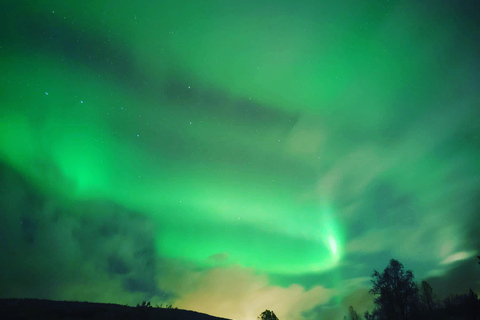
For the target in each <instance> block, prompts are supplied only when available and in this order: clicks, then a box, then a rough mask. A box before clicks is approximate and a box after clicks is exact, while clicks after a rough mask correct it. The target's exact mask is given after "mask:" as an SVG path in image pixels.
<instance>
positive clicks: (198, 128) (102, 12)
mask: <svg viewBox="0 0 480 320" xmlns="http://www.w3.org/2000/svg"><path fill="white" fill-rule="evenodd" d="M273 3H275V4H273ZM292 3H293V2H291V1H281V2H278V1H277V2H272V4H268V2H258V1H254V2H251V1H237V2H229V1H170V2H169V3H168V4H167V3H164V2H163V1H153V2H151V3H149V4H145V5H144V6H141V7H137V6H136V5H135V6H134V5H133V4H131V3H130V2H125V3H124V2H122V1H120V3H119V2H118V1H116V2H113V1H87V3H86V4H83V3H82V4H79V3H70V2H68V4H67V3H65V2H56V1H54V2H49V3H48V4H38V3H37V4H30V6H29V9H28V10H26V9H25V10H26V11H27V15H28V14H30V15H39V16H40V17H41V18H42V19H43V20H44V23H45V24H46V25H47V26H57V27H55V28H53V27H52V28H46V29H45V30H49V31H50V32H51V33H52V35H53V36H52V37H53V39H55V36H56V34H57V33H61V31H59V30H62V28H67V27H68V28H70V29H71V30H74V31H75V32H78V34H87V35H88V34H92V35H95V34H96V35H101V36H103V37H104V38H105V39H107V38H108V39H109V41H110V40H111V43H112V44H111V46H112V48H113V49H112V52H114V53H113V54H112V56H111V57H109V56H107V58H110V59H111V62H110V61H103V63H105V65H107V66H108V67H105V69H104V70H107V72H100V71H98V70H97V69H95V68H92V67H91V65H89V64H88V59H89V58H88V52H87V53H85V55H83V54H82V53H81V52H80V53H77V56H78V57H81V59H80V58H79V59H78V60H75V59H73V58H72V57H71V56H68V55H67V54H65V52H64V51H62V52H56V51H55V50H53V49H50V48H49V45H48V43H47V44H42V45H38V46H37V48H36V50H33V51H34V52H32V51H28V50H24V48H25V47H28V46H29V45H31V44H30V43H27V41H28V40H24V41H25V43H22V42H21V41H20V40H19V42H18V43H17V47H12V48H6V47H4V48H3V49H2V59H3V60H4V61H8V67H7V68H2V72H1V73H0V82H1V84H2V88H1V95H2V102H1V103H2V107H1V109H0V159H1V160H2V161H3V162H5V163H7V164H8V165H10V166H12V167H14V168H15V169H16V170H18V171H19V172H21V173H22V174H23V175H24V176H25V177H27V178H28V179H29V180H30V181H31V182H32V183H33V184H35V185H36V186H37V187H38V188H39V189H40V190H42V192H44V193H45V194H49V195H52V196H54V197H56V198H58V199H59V201H62V202H63V203H64V204H65V206H75V203H76V202H78V201H89V200H98V199H104V200H106V201H112V202H115V203H118V204H120V205H122V206H124V207H126V208H129V209H132V210H135V211H138V212H140V213H142V214H145V215H149V216H150V217H151V218H152V221H154V222H155V227H156V228H157V230H158V232H157V239H156V246H157V251H158V255H159V256H162V257H167V258H177V259H182V260H186V261H188V262H193V263H194V264H196V265H198V266H201V267H210V266H216V265H220V266H222V265H237V264H238V265H241V266H246V267H253V268H255V269H257V270H259V271H265V272H269V273H279V274H302V273H315V272H322V271H326V270H329V269H332V268H334V267H335V266H337V265H338V264H339V262H340V261H341V260H342V257H343V254H344V246H345V242H346V239H347V238H348V237H349V234H348V232H347V230H346V229H347V228H346V227H345V225H344V223H345V220H344V219H346V218H342V219H339V218H337V212H336V210H337V209H336V207H337V204H338V201H339V200H338V199H334V198H335V196H336V194H338V192H339V190H338V189H336V190H330V189H329V185H328V183H329V182H328V179H327V180H322V179H324V178H325V177H327V176H329V177H332V176H335V175H336V174H337V175H340V174H341V173H340V172H337V173H335V171H334V170H332V168H334V167H335V166H336V165H337V164H341V163H345V162H347V161H349V160H351V158H352V157H354V158H355V155H352V154H354V152H355V151H356V146H357V145H362V146H363V144H362V143H363V142H362V141H368V143H367V146H366V147H365V150H367V151H365V153H367V154H368V153H369V150H372V153H373V154H378V153H380V154H382V155H384V156H385V157H387V156H388V157H389V156H390V154H391V153H393V151H391V148H390V145H391V144H393V145H396V146H397V147H398V150H396V151H398V152H401V153H402V157H403V159H404V160H400V159H398V160H396V161H397V162H395V163H396V164H397V166H395V168H394V169H388V170H386V173H385V174H384V177H386V179H389V180H390V181H393V183H394V184H395V185H396V186H398V188H399V189H400V190H408V192H412V193H419V194H420V193H421V192H422V190H426V189H428V188H430V187H434V186H435V185H438V184H439V182H440V181H443V180H442V179H443V175H444V172H445V170H446V169H445V168H446V164H445V162H444V160H443V159H442V158H439V157H437V156H436V155H434V154H432V155H426V156H424V157H422V158H421V159H417V158H416V156H415V155H416V154H419V153H421V150H422V148H424V147H425V145H426V144H428V142H429V141H430V140H429V138H428V137H429V136H430V134H436V133H439V132H440V133H441V132H442V128H444V126H443V125H444V124H447V125H448V123H449V122H448V120H445V121H443V120H441V121H439V122H437V123H436V124H434V125H433V126H432V127H429V128H427V129H426V130H427V131H422V130H420V131H418V132H417V133H418V137H419V138H418V144H415V143H414V144H412V145H410V144H402V139H403V137H404V136H403V134H404V131H403V130H404V127H402V124H405V123H408V125H409V126H410V124H411V123H417V121H419V122H420V123H421V122H422V121H424V120H422V119H425V120H427V119H429V114H430V112H431V110H430V109H429V108H428V107H425V105H432V104H435V105H437V106H438V107H436V108H437V111H438V113H439V114H444V113H445V112H447V111H448V110H449V107H448V105H449V104H450V103H457V102H456V99H457V97H456V96H451V95H449V93H448V90H447V89H446V88H447V87H450V88H451V86H452V83H451V82H448V83H445V81H444V79H445V78H448V79H451V78H452V77H454V78H455V79H457V74H454V73H455V72H458V73H460V76H458V78H461V77H463V78H464V79H465V80H464V82H463V83H462V84H458V87H460V86H461V85H464V90H465V91H468V92H470V91H469V90H470V89H471V88H473V87H474V85H473V84H472V83H471V82H469V81H470V80H471V79H468V76H466V75H465V74H464V73H465V72H466V71H465V70H466V68H465V64H466V63H465V62H462V61H460V62H457V63H456V64H455V63H453V64H454V65H455V66H456V67H455V68H451V69H449V70H446V69H445V68H442V67H441V66H440V67H439V65H442V63H446V62H449V61H451V60H455V53H454V51H455V48H454V43H455V41H461V39H460V40H459V39H458V37H457V36H458V34H457V33H455V32H454V31H453V29H452V28H451V26H452V25H454V24H455V23H456V21H453V20H452V21H450V20H449V19H448V17H449V16H448V10H446V9H445V10H443V9H441V8H437V11H435V13H434V14H431V15H427V14H426V12H428V10H427V9H426V8H425V7H423V6H422V5H421V4H413V3H411V4H410V5H411V6H413V7H414V10H413V9H412V7H409V6H407V5H401V4H398V3H397V4H395V2H394V1H392V2H380V1H379V2H375V3H374V4H368V5H363V6H361V5H356V4H354V2H353V3H350V4H347V3H345V4H343V5H338V6H337V5H327V4H324V3H321V2H319V1H303V2H302V3H301V4H298V5H295V6H294V5H293V4H292ZM53 9H54V12H52V11H53ZM14 10H17V11H18V12H21V11H20V10H23V9H22V7H21V6H20V5H19V6H18V7H15V8H14ZM319 16H321V18H319ZM9 21H10V22H9V23H10V24H12V25H13V27H11V28H17V29H19V30H16V31H15V37H17V38H22V37H21V36H24V35H25V34H24V33H22V29H21V28H18V26H17V25H15V22H12V20H9ZM100 21H102V22H100ZM445 21H450V23H445ZM23 38H25V37H23ZM48 38H49V37H48V35H47V36H46V39H48ZM50 39H51V37H50ZM52 41H54V40H52ZM92 45H93V44H92ZM19 48H20V49H19ZM120 49H122V50H124V51H128V52H129V53H130V56H131V57H132V59H134V61H129V63H130V64H131V65H132V66H134V69H135V70H137V71H135V72H133V73H132V74H133V78H129V77H130V76H131V75H132V74H125V75H124V76H123V77H120V76H118V75H117V74H116V73H114V72H108V71H109V70H110V71H112V70H117V69H118V70H120V71H118V73H119V74H121V73H122V70H127V69H128V68H127V67H125V66H122V65H120V64H121V62H120V60H115V50H118V51H120ZM73 50H75V49H72V51H73ZM76 50H80V51H81V50H82V48H76ZM432 57H436V58H435V59H433V58H432ZM449 59H450V60H449ZM116 64H117V65H116ZM110 65H113V67H112V66H110ZM455 70H456V71H455ZM462 72H464V73H462ZM453 85H455V84H453ZM471 92H473V91H471ZM469 94H470V96H471V95H472V94H471V93H469ZM475 101H476V102H478V94H477V96H476V97H472V98H471V100H470V101H466V102H465V104H467V105H469V106H468V107H466V108H464V109H462V110H463V111H462V112H463V113H462V114H461V119H462V120H459V121H464V120H465V119H467V120H465V121H467V122H468V119H473V118H474V116H473V115H474V114H475V113H474V112H475V111H474V109H473V107H471V106H470V105H474V103H475ZM458 103H460V102H458ZM447 113H448V112H447ZM443 118H444V117H443V116H442V119H443ZM419 119H420V120H419ZM445 119H448V116H447V117H446V118H445ZM410 120H411V122H410ZM469 126H471V127H472V128H473V124H472V123H470V122H468V124H467V125H465V127H467V128H470V127H469ZM429 130H431V131H429ZM407 134H408V133H407ZM407 140H408V139H407ZM408 141H410V140H408ZM378 150H380V151H378ZM465 150H466V149H465ZM457 151H458V150H455V149H454V148H453V149H451V150H443V151H442V152H445V154H448V153H449V152H451V153H455V152H457ZM362 155H364V153H362V154H360V155H359V158H358V166H355V170H358V171H362V163H365V162H364V158H362ZM478 155H479V151H478V149H473V148H472V149H468V150H467V151H460V156H461V157H463V158H462V159H463V160H462V161H463V162H462V166H461V167H460V168H459V169H458V173H457V174H459V175H462V176H463V175H464V174H467V173H468V172H473V171H474V170H475V168H477V169H478V163H477V162H476V161H477V160H478ZM392 157H393V156H392ZM353 162H355V160H354V161H353ZM367 162H368V161H367ZM378 167H379V168H381V163H379V164H378ZM379 170H381V169H379ZM379 172H380V171H379ZM382 174H383V172H382ZM418 176H421V177H422V178H421V180H420V179H418V178H417V177H418ZM475 177H476V178H478V174H476V176H474V178H475ZM352 179H355V176H353V177H352ZM469 181H470V182H469ZM469 181H466V180H465V181H463V182H462V183H463V184H462V186H464V187H465V186H466V187H468V188H471V189H474V188H475V186H476V185H477V183H478V182H477V181H476V180H469ZM341 187H342V186H339V187H338V188H341ZM347 188H348V186H347ZM326 190H327V191H326ZM440 194H443V193H440ZM437 197H438V193H437V194H435V193H434V194H433V195H432V198H428V197H425V198H423V197H422V198H420V197H419V199H418V202H417V204H418V206H419V207H420V208H426V207H430V205H431V203H432V201H433V200H432V199H437ZM88 214H91V215H94V214H95V213H94V212H91V213H88V212H86V213H85V215H88ZM216 257H226V258H216Z"/></svg>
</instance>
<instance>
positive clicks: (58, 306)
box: [0, 299, 225, 320]
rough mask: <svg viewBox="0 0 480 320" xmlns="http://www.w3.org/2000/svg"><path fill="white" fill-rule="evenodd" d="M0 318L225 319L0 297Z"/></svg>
mask: <svg viewBox="0 0 480 320" xmlns="http://www.w3.org/2000/svg"><path fill="white" fill-rule="evenodd" d="M0 319H2V320H9V319H19V320H20V319H42V320H43V319H45V320H47V319H48V320H54V319H64V320H67V319H68V320H73V319H102V320H104V319H105V320H108V319H125V320H127V319H139V320H141V319H165V320H225V319H224V318H218V317H213V316H209V315H207V314H204V313H198V312H194V311H187V310H178V309H165V308H152V307H141V306H140V307H138V306H137V307H128V306H122V305H118V304H106V303H90V302H74V301H50V300H37V299H0Z"/></svg>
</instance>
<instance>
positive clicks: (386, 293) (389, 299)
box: [370, 259, 418, 320]
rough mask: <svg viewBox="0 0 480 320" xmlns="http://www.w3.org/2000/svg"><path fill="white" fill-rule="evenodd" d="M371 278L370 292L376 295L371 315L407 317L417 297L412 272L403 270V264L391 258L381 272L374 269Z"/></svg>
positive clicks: (392, 319) (389, 317)
mask: <svg viewBox="0 0 480 320" xmlns="http://www.w3.org/2000/svg"><path fill="white" fill-rule="evenodd" d="M372 278H373V279H372V284H373V288H372V289H371V290H370V293H372V294H374V295H376V296H377V297H375V300H374V303H375V310H374V312H373V316H375V318H378V319H391V320H406V319H409V318H410V314H411V313H412V311H413V310H412V309H413V308H414V304H415V302H416V301H417V298H418V288H417V286H416V284H415V282H413V278H414V276H413V272H412V271H411V270H407V271H405V270H404V267H403V264H401V263H400V262H399V261H397V260H395V259H392V260H390V263H389V265H388V266H387V268H385V270H384V271H383V272H382V273H380V272H378V271H376V270H374V272H373V274H372Z"/></svg>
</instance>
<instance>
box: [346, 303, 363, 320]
mask: <svg viewBox="0 0 480 320" xmlns="http://www.w3.org/2000/svg"><path fill="white" fill-rule="evenodd" d="M344 319H347V320H360V316H359V315H358V313H357V311H355V309H354V308H353V307H352V306H350V307H349V308H348V317H345V318H344Z"/></svg>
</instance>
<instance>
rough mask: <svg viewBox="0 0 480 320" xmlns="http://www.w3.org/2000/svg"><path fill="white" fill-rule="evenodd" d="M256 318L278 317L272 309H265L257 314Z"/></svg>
mask: <svg viewBox="0 0 480 320" xmlns="http://www.w3.org/2000/svg"><path fill="white" fill-rule="evenodd" d="M258 320H278V318H277V316H276V315H275V313H274V312H273V311H270V310H265V311H263V312H262V313H261V314H260V315H259V316H258Z"/></svg>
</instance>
